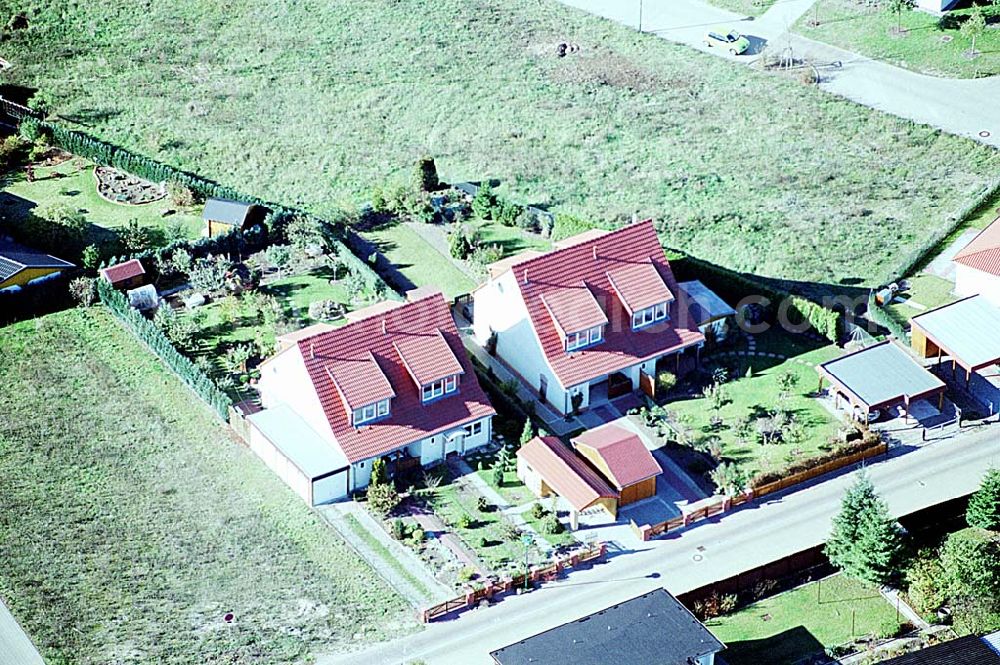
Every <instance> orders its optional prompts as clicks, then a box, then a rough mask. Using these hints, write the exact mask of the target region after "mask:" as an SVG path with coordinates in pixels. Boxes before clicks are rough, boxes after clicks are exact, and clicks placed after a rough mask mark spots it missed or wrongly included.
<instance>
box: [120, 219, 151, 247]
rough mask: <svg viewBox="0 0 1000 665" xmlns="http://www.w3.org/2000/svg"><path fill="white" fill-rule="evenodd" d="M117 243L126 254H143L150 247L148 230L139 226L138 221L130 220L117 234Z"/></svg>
mask: <svg viewBox="0 0 1000 665" xmlns="http://www.w3.org/2000/svg"><path fill="white" fill-rule="evenodd" d="M118 242H119V243H120V244H121V247H122V251H123V252H124V253H126V254H139V253H140V252H145V251H146V250H147V249H149V248H150V246H151V245H152V238H151V237H150V234H149V229H147V228H146V227H144V226H142V225H140V224H139V220H138V219H130V220H129V221H128V223H127V224H126V225H125V226H124V227H122V230H121V231H120V232H119V233H118Z"/></svg>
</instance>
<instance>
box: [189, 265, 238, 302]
mask: <svg viewBox="0 0 1000 665" xmlns="http://www.w3.org/2000/svg"><path fill="white" fill-rule="evenodd" d="M228 271H229V261H228V260H226V259H225V258H224V257H222V256H218V257H215V258H212V257H208V258H206V259H199V260H198V261H197V262H196V263H195V264H194V266H193V267H192V268H191V270H190V272H189V274H188V277H189V278H190V280H191V286H193V287H194V288H196V289H198V290H199V291H207V292H209V293H212V292H215V291H221V290H222V289H223V288H224V287H225V286H226V273H227V272H228Z"/></svg>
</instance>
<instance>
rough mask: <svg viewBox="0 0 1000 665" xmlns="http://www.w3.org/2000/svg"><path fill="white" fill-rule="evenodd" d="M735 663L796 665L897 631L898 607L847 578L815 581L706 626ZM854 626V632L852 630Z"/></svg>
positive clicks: (716, 619)
mask: <svg viewBox="0 0 1000 665" xmlns="http://www.w3.org/2000/svg"><path fill="white" fill-rule="evenodd" d="M705 625H706V626H708V629H709V630H711V631H712V633H713V634H714V635H715V636H716V637H718V638H719V639H720V640H722V641H723V642H725V644H726V645H727V649H726V652H725V655H726V662H727V663H729V664H730V665H760V664H761V663H793V662H797V661H798V659H800V658H803V657H805V656H808V655H809V654H811V653H814V652H816V651H822V650H823V649H824V648H829V647H833V646H836V645H840V644H845V643H847V642H850V641H851V640H852V639H854V638H855V637H861V636H863V635H876V636H889V635H892V634H894V633H895V632H896V630H897V628H898V627H899V623H898V622H897V621H896V609H895V608H894V607H892V606H891V605H890V604H889V603H888V602H887V601H886V600H885V598H883V597H882V596H881V594H879V592H878V590H877V589H872V588H870V587H866V586H864V585H862V584H861V583H859V582H855V581H854V580H851V579H850V578H847V577H845V576H843V575H836V576H834V577H829V578H827V579H824V580H821V581H817V582H812V583H809V584H806V585H804V586H801V587H798V588H797V589H793V590H791V591H786V592H785V593H781V594H778V595H776V596H773V597H771V598H767V599H765V600H761V601H759V602H757V603H754V604H753V605H749V606H747V607H745V608H743V609H741V610H739V611H738V612H735V613H733V614H730V615H727V616H724V617H719V618H715V619H710V620H708V621H706V622H705ZM852 626H853V628H854V632H853V634H852V632H851V629H852Z"/></svg>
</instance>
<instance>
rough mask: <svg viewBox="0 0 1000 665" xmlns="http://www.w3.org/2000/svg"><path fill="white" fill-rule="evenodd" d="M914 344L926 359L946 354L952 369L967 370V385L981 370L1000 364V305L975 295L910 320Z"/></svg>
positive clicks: (939, 359)
mask: <svg viewBox="0 0 1000 665" xmlns="http://www.w3.org/2000/svg"><path fill="white" fill-rule="evenodd" d="M910 323H911V325H912V326H913V334H912V340H911V344H912V345H913V350H914V351H915V352H916V353H917V355H919V356H921V357H924V358H932V357H934V356H937V359H938V363H940V362H941V361H942V360H943V358H944V356H948V357H949V359H950V360H951V367H952V371H953V372H954V371H955V370H956V366H957V367H961V368H962V369H964V370H965V381H966V383H967V384H968V382H969V380H970V379H971V378H972V374H973V373H975V372H976V371H978V370H981V369H984V368H986V367H990V366H991V365H997V364H1000V308H998V307H996V306H995V305H993V304H992V303H991V302H990V301H989V300H987V299H986V298H985V297H983V296H972V297H970V298H965V299H963V300H959V301H956V302H953V303H951V304H950V305H945V306H943V307H938V308H937V309H934V310H931V311H929V312H924V313H923V314H918V315H917V316H915V317H913V318H912V319H911V320H910Z"/></svg>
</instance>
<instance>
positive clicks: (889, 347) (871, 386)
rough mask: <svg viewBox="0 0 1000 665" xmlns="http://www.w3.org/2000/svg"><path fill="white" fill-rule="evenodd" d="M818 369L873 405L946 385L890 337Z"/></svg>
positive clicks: (928, 392)
mask: <svg viewBox="0 0 1000 665" xmlns="http://www.w3.org/2000/svg"><path fill="white" fill-rule="evenodd" d="M819 372H820V374H821V375H825V376H826V377H827V378H829V379H830V380H831V381H834V382H836V383H837V384H839V385H840V386H841V388H843V389H844V390H846V391H848V392H850V393H851V394H853V395H854V396H855V397H857V399H858V400H860V401H861V402H864V403H865V404H866V405H868V406H869V407H870V408H873V409H875V408H878V407H880V406H885V405H889V404H892V403H895V402H898V401H902V400H904V399H921V398H923V397H927V396H928V395H931V394H933V393H935V392H939V391H942V390H944V388H945V385H944V382H943V381H941V379H939V378H937V377H936V376H934V375H933V374H931V373H930V372H928V371H927V370H926V369H924V368H923V366H921V365H920V363H918V362H917V361H916V360H914V359H913V357H912V356H910V354H909V353H907V352H906V351H904V350H903V349H901V348H900V347H898V346H896V345H895V344H893V343H892V342H891V341H886V342H882V343H880V344H876V345H874V346H869V347H868V348H866V349H862V350H861V351H855V352H854V353H848V354H847V355H844V356H841V357H839V358H836V359H834V360H830V361H828V362H825V363H823V364H822V365H820V366H819Z"/></svg>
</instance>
